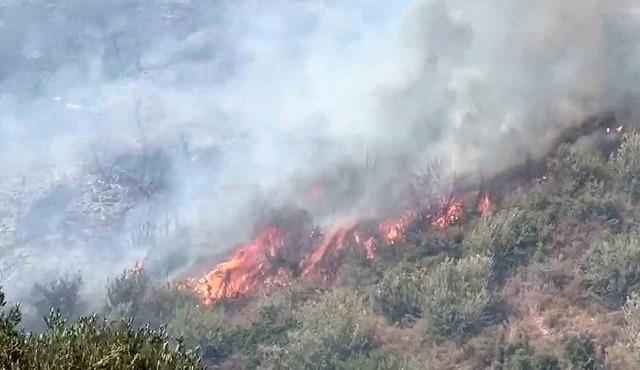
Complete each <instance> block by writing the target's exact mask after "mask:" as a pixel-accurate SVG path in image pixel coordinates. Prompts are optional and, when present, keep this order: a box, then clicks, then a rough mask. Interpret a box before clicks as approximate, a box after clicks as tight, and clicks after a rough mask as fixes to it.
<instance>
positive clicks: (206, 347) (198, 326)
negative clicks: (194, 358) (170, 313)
mask: <svg viewBox="0 0 640 370" xmlns="http://www.w3.org/2000/svg"><path fill="white" fill-rule="evenodd" d="M167 329H168V331H169V332H170V333H171V334H172V335H174V336H177V337H182V338H183V339H184V341H185V343H186V344H188V345H189V346H192V347H195V346H197V347H199V348H200V351H201V354H202V358H203V360H204V361H205V362H206V363H209V364H217V363H220V362H222V361H223V360H225V359H226V358H227V356H229V355H230V354H231V352H232V351H233V346H234V343H235V341H236V337H237V336H238V334H239V332H238V330H237V329H234V328H233V327H232V326H231V325H230V324H229V322H228V318H226V317H225V316H224V315H223V314H222V313H220V312H218V311H216V310H215V309H213V308H210V307H200V306H194V305H190V304H188V305H184V306H182V307H181V308H179V309H177V310H176V311H175V317H174V319H173V320H172V321H171V322H170V323H169V324H168V326H167Z"/></svg>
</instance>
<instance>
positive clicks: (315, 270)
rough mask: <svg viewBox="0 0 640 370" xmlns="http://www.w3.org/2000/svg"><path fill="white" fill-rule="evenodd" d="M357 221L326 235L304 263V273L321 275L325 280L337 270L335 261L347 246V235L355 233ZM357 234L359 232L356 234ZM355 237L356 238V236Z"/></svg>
mask: <svg viewBox="0 0 640 370" xmlns="http://www.w3.org/2000/svg"><path fill="white" fill-rule="evenodd" d="M357 225H358V223H357V222H350V223H347V224H346V225H345V226H343V227H341V228H338V229H337V230H336V231H335V232H333V233H332V234H329V235H327V236H325V238H324V239H323V240H322V243H321V244H320V246H319V247H318V248H317V249H316V250H315V251H314V252H313V253H312V254H311V255H310V256H309V258H308V259H306V260H305V261H303V263H302V267H303V270H302V275H303V276H312V277H316V278H317V277H320V278H321V279H323V280H326V279H328V278H329V275H330V274H331V273H332V272H334V271H335V269H336V266H335V262H337V260H339V258H340V257H341V255H342V251H343V250H344V249H345V247H346V242H347V237H348V235H350V234H353V233H354V229H355V227H356V226H357ZM354 235H357V234H354ZM354 238H356V237H355V236H354Z"/></svg>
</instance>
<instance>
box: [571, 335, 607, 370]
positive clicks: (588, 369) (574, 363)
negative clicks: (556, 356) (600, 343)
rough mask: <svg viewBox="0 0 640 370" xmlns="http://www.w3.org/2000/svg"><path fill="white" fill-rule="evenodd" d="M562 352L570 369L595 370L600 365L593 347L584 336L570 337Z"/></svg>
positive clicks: (600, 366)
mask: <svg viewBox="0 0 640 370" xmlns="http://www.w3.org/2000/svg"><path fill="white" fill-rule="evenodd" d="M564 350H565V353H566V356H567V359H568V361H569V364H570V368H571V369H575V370H578V369H579V370H597V369H601V368H602V365H601V364H600V362H599V360H598V359H597V357H596V353H595V352H596V351H595V346H594V343H593V341H592V340H591V338H589V337H585V336H570V337H569V338H568V339H567V340H566V342H565V344H564Z"/></svg>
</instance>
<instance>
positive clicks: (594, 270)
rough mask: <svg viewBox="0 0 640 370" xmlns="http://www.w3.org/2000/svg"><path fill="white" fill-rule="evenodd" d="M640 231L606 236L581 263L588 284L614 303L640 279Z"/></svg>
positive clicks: (624, 296)
mask: <svg viewBox="0 0 640 370" xmlns="http://www.w3.org/2000/svg"><path fill="white" fill-rule="evenodd" d="M639 238H640V234H639V233H638V232H631V233H627V234H615V235H606V236H604V237H602V238H601V239H600V240H599V241H598V242H596V243H595V245H594V246H593V248H592V249H591V250H590V251H589V252H588V253H587V255H586V257H585V259H584V261H583V262H582V265H581V270H582V274H583V275H584V279H585V282H586V284H587V286H588V287H589V288H590V289H591V290H592V291H593V292H594V293H596V294H597V295H599V296H601V297H603V298H605V299H606V300H608V301H609V302H610V303H612V304H619V303H622V302H623V300H624V299H625V298H626V297H627V295H628V294H629V292H630V291H631V290H633V288H634V287H635V286H636V285H637V284H638V283H639V282H640V239H639Z"/></svg>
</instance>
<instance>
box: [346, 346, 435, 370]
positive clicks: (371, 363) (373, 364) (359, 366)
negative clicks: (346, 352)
mask: <svg viewBox="0 0 640 370" xmlns="http://www.w3.org/2000/svg"><path fill="white" fill-rule="evenodd" d="M336 368H337V369H340V370H412V369H416V370H417V369H421V370H427V369H429V368H430V367H429V365H428V364H424V363H421V364H420V365H418V364H417V363H414V362H413V361H410V360H408V359H405V358H400V357H396V356H393V355H389V354H386V353H381V352H377V351H371V352H370V353H368V354H361V355H359V356H355V357H351V358H349V359H347V360H345V361H340V362H338V364H337V366H336Z"/></svg>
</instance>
